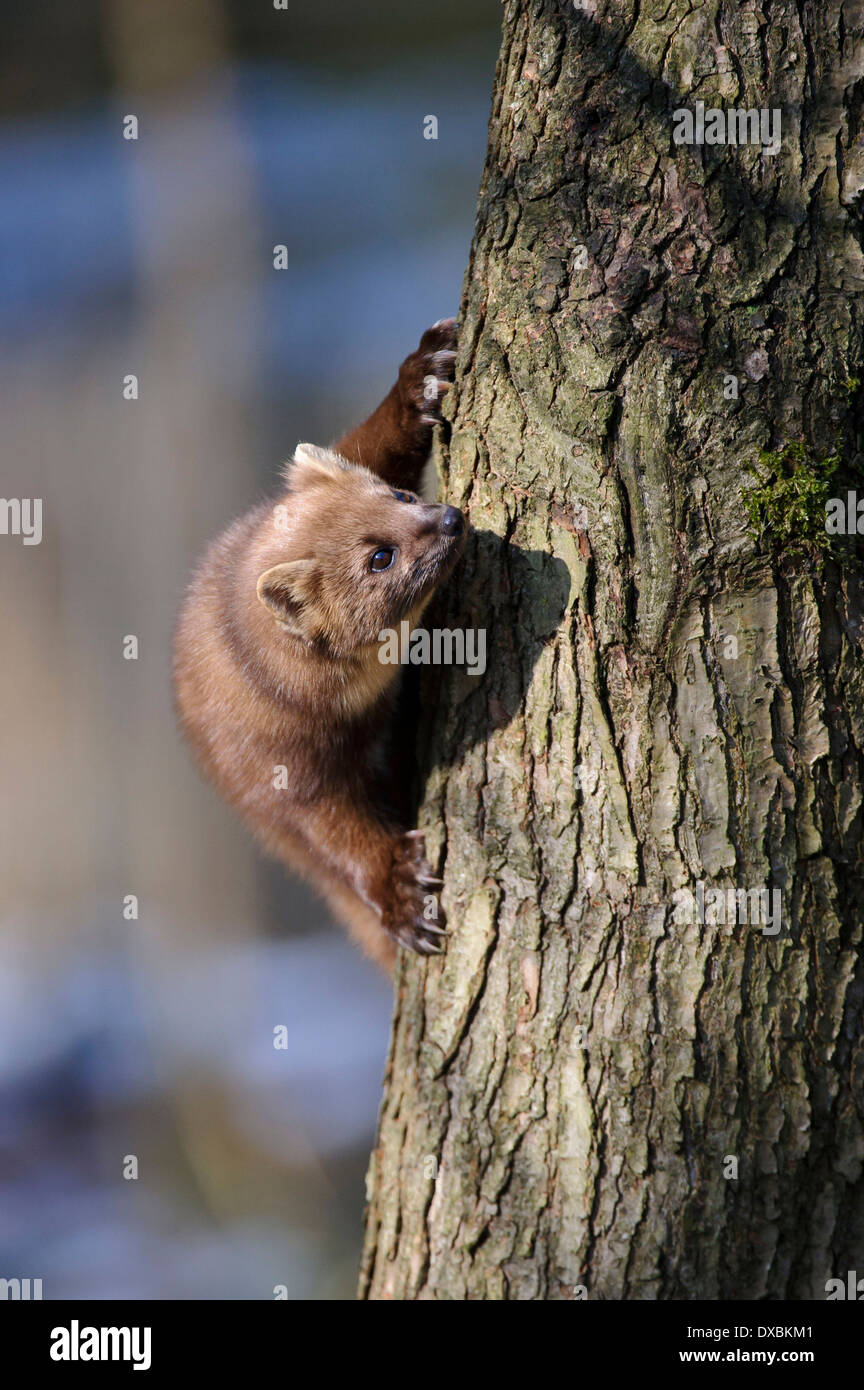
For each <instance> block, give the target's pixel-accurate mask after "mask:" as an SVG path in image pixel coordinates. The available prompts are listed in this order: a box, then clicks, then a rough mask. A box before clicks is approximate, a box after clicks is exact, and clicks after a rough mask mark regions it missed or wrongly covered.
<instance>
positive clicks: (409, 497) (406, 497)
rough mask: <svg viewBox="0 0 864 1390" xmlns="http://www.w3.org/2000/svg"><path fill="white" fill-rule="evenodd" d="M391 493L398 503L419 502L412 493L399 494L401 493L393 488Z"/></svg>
mask: <svg viewBox="0 0 864 1390" xmlns="http://www.w3.org/2000/svg"><path fill="white" fill-rule="evenodd" d="M390 493H391V496H393V497H395V498H396V501H397V502H416V501H417V498H416V497H415V496H414V495H413V494H412V493H410V492H399V491H397V489H396V488H395V487H391V489H390Z"/></svg>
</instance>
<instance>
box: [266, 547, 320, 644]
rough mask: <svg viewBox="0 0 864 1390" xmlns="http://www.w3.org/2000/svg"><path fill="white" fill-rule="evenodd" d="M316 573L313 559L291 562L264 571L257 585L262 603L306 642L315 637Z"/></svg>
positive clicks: (280, 621)
mask: <svg viewBox="0 0 864 1390" xmlns="http://www.w3.org/2000/svg"><path fill="white" fill-rule="evenodd" d="M315 570H316V565H315V561H314V560H289V561H288V562H287V563H286V564H282V565H274V566H273V568H272V569H269V570H265V571H264V573H263V574H262V575H260V576H259V579H258V583H257V585H256V586H255V587H256V592H257V594H258V599H259V602H261V603H263V605H264V607H265V608H268V609H269V610H270V612H271V613H272V614H273V617H274V618H275V619H276V621H277V622H279V623H281V624H282V626H283V627H284V628H287V630H288V631H289V632H293V633H294V634H295V636H297V637H302V638H303V639H304V640H305V641H311V639H312V637H314V635H315V624H314V622H313V616H312V601H313V598H314V584H313V579H314V575H315Z"/></svg>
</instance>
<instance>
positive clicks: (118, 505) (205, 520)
mask: <svg viewBox="0 0 864 1390" xmlns="http://www.w3.org/2000/svg"><path fill="white" fill-rule="evenodd" d="M277 3H278V0H277ZM2 20H3V23H2V33H3V45H2V51H0V186H2V190H3V193H2V206H0V439H2V489H0V491H2V494H3V496H4V497H5V498H41V499H42V500H43V538H42V542H41V544H40V545H31V546H26V545H24V544H23V543H22V540H21V538H19V537H16V536H14V535H0V582H2V603H0V671H2V692H3V705H2V711H3V717H2V725H0V742H2V766H3V779H2V793H0V795H2V811H0V815H2V820H0V888H2V899H3V911H2V927H0V1278H20V1279H24V1278H30V1279H42V1281H43V1296H44V1297H45V1298H46V1299H49V1298H95V1299H99V1298H143V1299H166V1298H170V1299H175V1298H189V1299H260V1298H264V1299H270V1298H272V1297H273V1296H274V1294H273V1291H274V1287H276V1286H284V1288H285V1290H286V1291H287V1296H288V1297H289V1298H291V1299H298V1298H304V1299H336V1298H350V1297H352V1296H353V1291H354V1285H355V1275H356V1265H357V1259H358V1254H359V1249H360V1242H361V1235H362V1229H361V1220H362V1209H363V1202H364V1175H365V1170H366V1165H367V1160H368V1153H369V1149H370V1147H371V1144H372V1142H373V1138H374V1131H375V1120H376V1113H377V1107H378V1102H379V1098H380V1088H381V1074H382V1069H383V1064H384V1060H385V1055H386V1049H387V1043H388V1034H389V1016H390V986H389V984H388V983H387V981H386V980H384V979H383V978H381V977H379V976H378V974H377V973H376V971H375V969H374V968H373V967H372V966H371V965H369V964H368V963H367V962H366V961H365V960H363V959H361V958H360V957H359V956H358V955H357V954H356V953H355V951H354V950H353V948H351V947H350V946H349V945H348V943H347V940H346V939H345V938H344V937H343V935H342V933H341V931H340V930H339V929H337V928H335V927H334V926H333V925H332V924H331V923H330V922H329V921H328V918H327V914H326V912H325V911H324V909H323V908H322V907H320V906H319V905H318V904H317V902H315V901H314V900H313V899H312V898H311V897H309V896H308V895H307V894H306V893H305V892H304V891H303V890H301V889H300V888H299V887H298V886H297V885H295V884H292V883H291V882H289V881H288V880H287V879H286V878H285V877H284V876H283V873H282V870H281V869H280V868H279V867H278V866H274V865H270V864H268V863H267V862H266V861H264V860H263V859H262V858H261V857H260V856H259V855H258V853H257V851H256V850H255V849H254V848H253V846H252V844H251V841H250V840H249V838H248V836H247V834H246V832H245V831H244V830H243V828H242V827H241V826H240V825H239V823H238V822H237V821H236V820H235V819H234V818H233V816H232V814H231V813H230V812H229V811H228V810H227V809H225V808H223V806H222V805H221V803H220V802H219V801H218V800H217V799H216V797H215V794H213V793H211V792H210V790H209V789H208V788H207V787H206V786H205V785H204V784H203V783H202V782H201V781H200V779H199V777H198V775H197V773H196V771H195V769H194V767H193V765H192V762H191V759H190V757H189V756H188V754H187V752H186V750H185V748H184V747H183V746H182V745H181V742H180V739H179V737H178V734H177V732H176V729H175V725H174V718H173V712H172V706H171V690H170V641H171V631H172V625H173V621H174V617H175V614H176V610H177V607H178V603H179V600H180V597H181V594H182V591H183V586H184V583H185V581H186V578H187V576H188V573H189V571H190V568H191V566H192V565H193V563H194V561H195V560H196V558H197V556H198V554H199V553H200V551H201V549H202V547H203V545H204V544H205V542H206V541H207V540H208V539H209V538H210V537H211V536H212V535H214V534H215V533H216V532H218V531H219V530H221V529H222V528H223V527H224V526H225V525H226V524H227V523H228V522H229V521H230V520H231V519H232V518H233V517H234V516H235V515H236V514H237V513H239V512H240V511H242V510H245V509H246V507H248V506H249V505H250V504H251V503H252V502H254V501H255V500H257V499H258V498H259V497H260V496H261V495H264V494H265V493H266V492H267V490H268V489H269V488H270V487H272V486H273V484H274V482H275V480H276V478H277V475H278V468H279V465H280V463H281V461H282V460H283V459H284V458H285V457H287V456H288V455H289V454H290V453H291V451H292V449H293V447H294V445H295V444H296V442H297V441H298V439H310V440H312V441H314V442H317V443H322V444H323V443H327V442H329V441H330V440H331V439H332V438H334V437H335V436H336V435H338V434H339V433H340V432H341V431H342V430H343V429H344V428H346V427H347V426H348V425H349V424H351V423H352V422H353V421H354V420H355V419H356V418H359V417H360V416H362V415H363V414H364V413H368V411H369V410H370V409H371V408H372V407H373V406H374V405H376V404H377V402H378V400H379V399H380V398H381V397H382V396H383V395H384V393H385V392H386V391H387V390H388V389H389V387H390V385H391V384H392V381H393V379H394V375H395V371H396V369H397V367H398V364H399V362H400V361H401V359H402V357H403V356H405V354H406V353H407V352H409V351H411V350H412V348H413V347H414V346H415V345H416V343H417V340H418V338H419V336H420V333H421V332H422V330H423V329H424V328H425V327H426V326H427V325H428V324H429V323H431V322H433V321H434V320H435V319H438V318H441V317H443V316H444V315H447V314H453V313H455V312H456V311H457V308H458V303H459V294H460V287H461V280H462V275H463V272H464V268H465V265H466V262H467V256H468V249H469V243H470V238H471V231H472V226H473V218H474V207H475V200H476V194H477V187H478V183H479V177H480V171H481V166H482V161H483V156H484V152H485V139H486V123H487V119H488V108H489V97H490V93H491V87H492V78H493V72H494V64H495V59H496V56H497V49H498V30H499V7H498V5H497V4H496V3H495V0H438V3H436V5H435V6H434V8H429V7H428V6H421V5H415V6H409V5H405V4H404V3H401V4H396V3H394V0H316V3H315V4H314V6H311V5H301V4H296V3H294V2H293V0H288V3H287V5H286V7H285V8H284V9H277V8H276V7H275V6H274V4H273V3H272V0H257V2H253V0H102V3H96V0H79V3H76V4H75V5H69V4H68V3H67V0H50V2H49V0H42V2H41V3H40V0H3V4H2ZM130 115H131V116H134V117H136V118H137V123H138V138H137V139H136V140H130V139H124V129H126V130H129V129H131V128H132V127H131V126H130V123H129V122H128V120H127V119H126V118H127V117H129V116H130ZM429 115H434V116H435V117H436V118H437V121H438V139H437V140H429V139H425V138H424V118H425V117H427V116H429ZM275 246H284V247H285V248H287V257H286V263H287V268H286V269H284V270H276V269H274V247H275ZM130 376H134V377H136V378H137V399H135V398H131V399H127V398H126V396H128V395H129V394H130V388H129V387H128V384H127V388H126V392H125V394H124V381H125V379H127V378H128V377H130ZM129 636H134V637H136V638H137V640H138V659H137V660H126V659H124V639H126V638H127V637H129ZM130 895H134V896H135V898H136V899H137V917H136V916H135V915H134V914H135V911H136V908H135V904H130V902H129V897H130ZM279 1028H284V1030H285V1031H284V1035H283V1036H284V1041H285V1046H284V1047H281V1048H278V1049H277V1048H276V1047H274V1029H279ZM132 1159H134V1160H136V1162H137V1172H138V1176H137V1178H131V1177H129V1176H124V1174H130V1173H132V1172H134V1170H135V1163H133V1162H132V1161H131V1160H132Z"/></svg>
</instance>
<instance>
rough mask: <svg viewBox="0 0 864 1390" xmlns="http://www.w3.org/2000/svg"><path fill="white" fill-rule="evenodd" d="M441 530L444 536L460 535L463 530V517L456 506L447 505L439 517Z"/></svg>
mask: <svg viewBox="0 0 864 1390" xmlns="http://www.w3.org/2000/svg"><path fill="white" fill-rule="evenodd" d="M441 530H442V531H443V532H444V535H445V536H461V535H462V532H463V531H464V530H465V518H464V516H463V515H462V513H461V512H460V510H459V508H458V507H448V508H447V510H446V512H445V513H444V515H443V516H442V518H441Z"/></svg>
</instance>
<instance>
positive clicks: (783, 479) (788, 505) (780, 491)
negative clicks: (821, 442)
mask: <svg viewBox="0 0 864 1390" xmlns="http://www.w3.org/2000/svg"><path fill="white" fill-rule="evenodd" d="M839 467H840V454H839V453H838V452H835V453H831V454H826V455H825V456H824V457H823V458H817V457H816V456H815V454H814V453H813V450H812V449H811V448H810V446H809V445H808V444H806V443H805V442H804V440H803V439H799V440H793V441H792V443H790V444H786V445H784V447H783V448H782V449H779V450H770V449H762V450H760V453H759V462H758V465H755V464H748V466H747V471H748V473H749V474H750V475H751V477H752V478H753V480H754V481H753V483H752V485H751V486H750V487H747V488H746V489H745V491H744V495H743V501H744V510H745V511H746V513H747V518H748V521H749V523H750V527H749V529H750V532H751V534H752V535H753V536H755V537H756V539H757V540H759V541H761V542H763V543H764V544H766V545H768V546H770V547H772V548H773V549H776V550H782V551H785V552H800V551H810V552H815V551H819V550H823V551H824V550H829V549H831V547H832V542H833V537H831V536H829V535H828V534H827V533H826V531H825V508H826V504H827V502H828V500H829V498H830V497H831V496H832V493H833V482H834V478H835V475H836V473H837V470H838V468H839Z"/></svg>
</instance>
